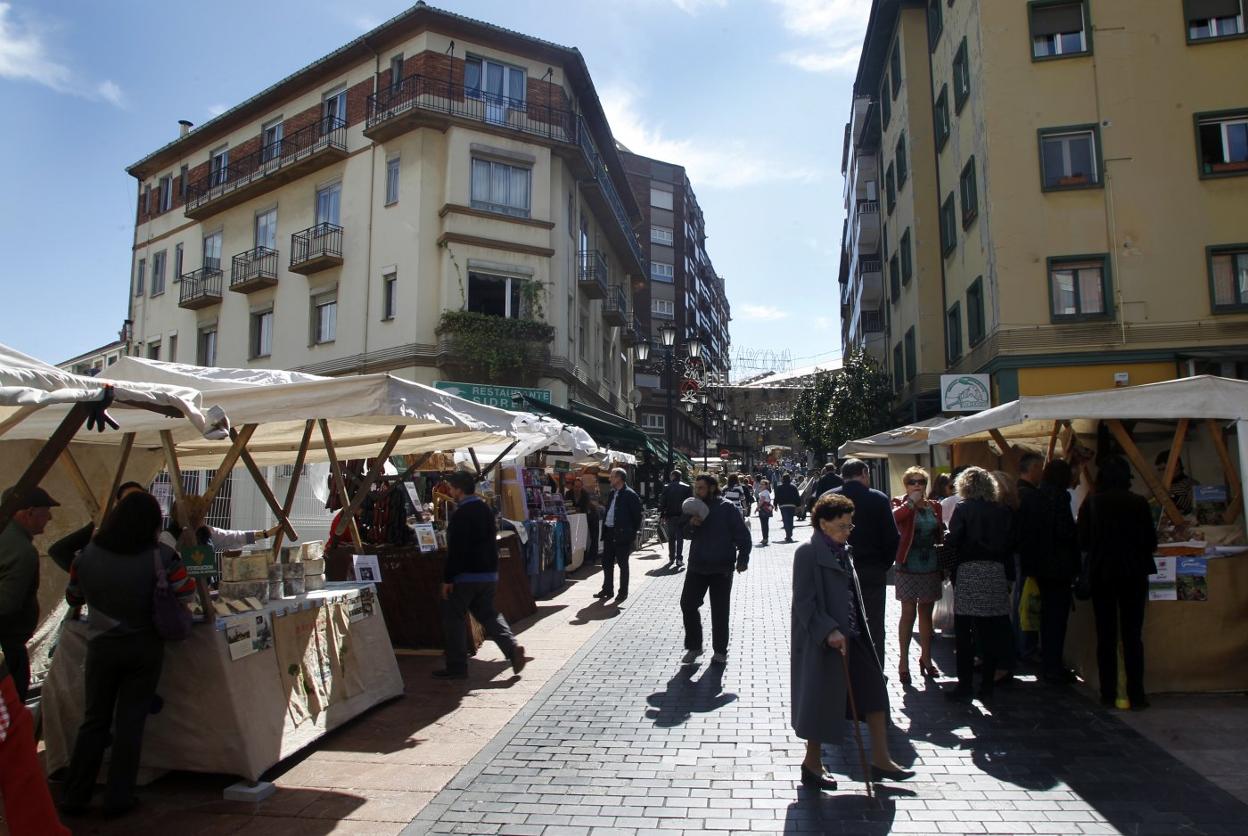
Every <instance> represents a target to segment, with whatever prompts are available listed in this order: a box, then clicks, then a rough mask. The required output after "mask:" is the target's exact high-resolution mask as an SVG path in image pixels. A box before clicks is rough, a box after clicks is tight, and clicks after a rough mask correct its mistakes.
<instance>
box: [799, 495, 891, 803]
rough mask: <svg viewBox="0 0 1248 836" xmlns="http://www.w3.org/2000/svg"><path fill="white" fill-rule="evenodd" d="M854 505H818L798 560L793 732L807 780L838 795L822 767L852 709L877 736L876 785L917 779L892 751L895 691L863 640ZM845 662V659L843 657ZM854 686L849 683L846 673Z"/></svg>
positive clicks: (834, 499)
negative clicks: (801, 746)
mask: <svg viewBox="0 0 1248 836" xmlns="http://www.w3.org/2000/svg"><path fill="white" fill-rule="evenodd" d="M853 520H854V503H853V502H851V501H850V500H849V498H848V497H846V496H845V495H844V494H838V493H828V494H825V495H824V496H822V497H820V499H819V501H818V502H816V503H815V508H814V510H813V512H812V516H811V522H812V525H813V526H814V529H815V530H814V533H813V534H812V535H811V538H810V542H809V543H804V544H802V545H801V546H798V548H797V552H796V554H795V555H794V556H793V618H792V661H791V663H790V670H791V674H790V677H791V678H790V682H791V688H792V699H793V721H792V723H793V731H794V732H795V733H796V734H797V736H798V737H800V738H802V739H803V740H805V741H806V757H805V759H804V760H803V761H802V768H801V780H802V783H803V784H805V785H806V786H808V787H815V788H818V789H821V790H835V789H836V781H835V780H833V779H832V778H830V777H829V776H828V772H827V769H826V768H825V767H824V765H823V758H822V756H821V747H822V745H823V744H824V743H840V742H841V739H842V736H843V734H844V729H845V720H846V719H850V720H852V719H854V716H853V712H851V705H850V702H849V699H848V697H849V692H850V689H851V688H852V691H853V703H852V708H853V709H854V710H855V711H856V713H857V715H858V716H859V717H863V718H865V719H866V721H867V727H868V729H869V730H870V732H871V775H870V780H871V781H900V780H904V779H906V778H910V777H913V775H914V773H912V772H908V771H906V770H903V769H902V768H901V767H900V766H898V765H897V763H896V762H895V761H894V760H893V758H892V755H891V754H890V753H889V751H888V692H887V690H886V688H885V684H884V674H883V671H882V669H881V668H880V665H879V663H878V660H877V659H876V657H875V649H874V648H873V647H872V645H871V642H870V641H869V640H868V639H867V637H866V635H865V634H864V631H863V627H864V624H865V619H866V614H865V612H864V611H863V608H862V596H861V595H860V594H859V589H858V584H857V582H856V577H855V573H854V561H853V559H852V557H851V552H852V546H850V545H849V544H848V541H849V539H850V536H851V534H850V532H852V531H854V530H855V526H854V522H853ZM842 657H843V658H842ZM847 669H848V671H849V681H848V682H847V681H846V670H847Z"/></svg>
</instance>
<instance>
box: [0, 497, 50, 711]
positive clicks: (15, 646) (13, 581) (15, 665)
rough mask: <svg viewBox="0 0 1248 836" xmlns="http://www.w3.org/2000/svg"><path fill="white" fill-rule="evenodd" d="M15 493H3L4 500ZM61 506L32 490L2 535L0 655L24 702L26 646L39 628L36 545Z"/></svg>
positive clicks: (27, 683)
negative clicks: (0, 654)
mask: <svg viewBox="0 0 1248 836" xmlns="http://www.w3.org/2000/svg"><path fill="white" fill-rule="evenodd" d="M13 490H14V488H9V489H8V490H6V491H5V492H4V500H6V501H7V500H8V499H9V496H10V495H11V494H12V493H13ZM60 504H61V503H59V502H57V501H56V500H55V499H53V498H52V497H50V496H48V492H47V491H45V490H44V489H43V488H39V487H35V488H31V489H30V490H28V491H26V493H25V494H24V495H23V496H22V497H21V498H20V500H19V501H18V503H17V507H16V509H15V510H14V512H13V519H11V520H10V521H9V524H8V525H6V526H5V527H4V531H3V532H0V652H3V653H4V659H5V663H6V664H7V666H8V668H9V674H10V675H11V676H12V677H13V687H14V688H15V689H16V690H17V698H18V699H19V700H21V701H22V702H25V701H26V692H27V690H28V689H29V688H30V657H29V656H28V655H27V654H26V642H28V641H30V637H31V636H33V635H34V634H35V628H36V627H37V626H39V551H38V549H36V548H35V544H34V542H33V541H34V538H35V537H37V536H39V535H40V534H42V533H43V530H44V529H45V528H47V527H48V523H49V522H51V520H52V510H51V509H53V508H55V507H56V506H58V505H60Z"/></svg>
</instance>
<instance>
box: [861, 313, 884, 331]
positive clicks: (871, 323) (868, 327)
mask: <svg viewBox="0 0 1248 836" xmlns="http://www.w3.org/2000/svg"><path fill="white" fill-rule="evenodd" d="M862 332H863V333H864V334H883V333H884V312H883V311H879V310H875V311H863V312H862Z"/></svg>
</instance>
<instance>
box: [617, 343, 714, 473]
mask: <svg viewBox="0 0 1248 836" xmlns="http://www.w3.org/2000/svg"><path fill="white" fill-rule="evenodd" d="M659 343H660V345H661V347H662V348H663V365H662V373H663V375H664V387H665V388H666V389H667V417H666V419H665V422H666V424H667V470H666V471H665V472H664V479H666V478H667V474H670V473H671V472H672V464H673V456H674V455H675V440H674V433H675V429H676V415H675V394H676V392H675V390H676V386H677V383H676V372H677V371H680V372H682V377H685V378H688V377H689V372H690V371H694V368H693V367H695V366H696V367H700V366H701V357H702V342H701V341H700V340H699V339H698V338H697V337H690V338H689V339H688V340H686V341H685V344H684V346H677V345H676V327H675V326H674V325H671V324H667V325H664V326H662V327H661V328H659ZM682 348H683V353H684V355H685V356H684V357H680V356H679V355H678V354H677V352H678V351H680V350H681V349H682ZM650 349H651V345H650V341H649V340H642V341H640V342H638V343H637V344H636V345H635V346H633V352H634V355H635V356H636V358H637V362H638V363H641V364H645V363H647V361H649V359H650Z"/></svg>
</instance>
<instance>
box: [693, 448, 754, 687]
mask: <svg viewBox="0 0 1248 836" xmlns="http://www.w3.org/2000/svg"><path fill="white" fill-rule="evenodd" d="M695 491H696V493H697V497H698V499H700V500H702V501H703V502H705V503H706V505H707V507H708V508H709V509H710V513H709V514H707V515H706V517H705V518H701V517H696V516H695V517H693V518H692V519H691V520H690V521H689V526H690V527H689V543H690V545H689V572H688V573H687V574H686V575H685V589H684V591H683V592H682V593H681V595H680V611H681V614H682V615H683V616H684V619H685V650H686V651H688V652H687V653H685V658H684V663H685V664H686V665H691V664H693V663H694V662H696V661H697V659H698V657H699V656H701V655H702V613H701V609H702V601H703V599H705V598H706V593H707V591H710V593H711V647H712V648H713V650H714V651H715V655H714V656H713V657H712V661H713V662H715V663H716V664H718V665H723V664H726V663H727V662H728V606H729V603H730V602H731V601H732V573H733V571H734V570H735V571H737V572H744V571H745V570H746V569H748V568H749V566H750V530H749V529H748V528H746V526H745V520H744V519H743V518H742V516H741V509H740V508H738V507H737V506H736V504H735V503H733V502H729V501H728V500H727V499H724V498H723V497H722V496H720V494H719V482H718V481H716V479H715V477H714V476H710V475H707V474H705V473H704V474H702V475H701V476H699V477H698V481H697V486H696V489H695Z"/></svg>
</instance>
